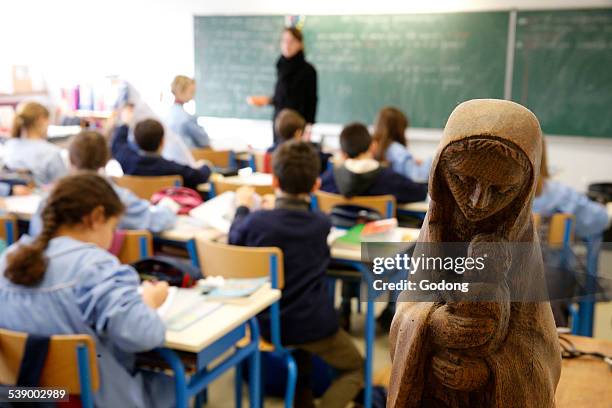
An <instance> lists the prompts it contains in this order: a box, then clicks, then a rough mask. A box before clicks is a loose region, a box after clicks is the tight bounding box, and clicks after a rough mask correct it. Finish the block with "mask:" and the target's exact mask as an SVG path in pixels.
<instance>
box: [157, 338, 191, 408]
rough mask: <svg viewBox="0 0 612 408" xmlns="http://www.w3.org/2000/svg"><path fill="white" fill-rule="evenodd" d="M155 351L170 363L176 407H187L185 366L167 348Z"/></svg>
mask: <svg viewBox="0 0 612 408" xmlns="http://www.w3.org/2000/svg"><path fill="white" fill-rule="evenodd" d="M157 352H158V353H159V354H160V355H161V356H162V357H163V358H164V360H166V362H167V363H168V364H170V368H172V371H173V372H174V390H175V393H176V406H177V408H188V406H189V399H188V398H187V379H186V378H185V366H183V362H182V361H181V359H180V358H179V357H178V355H177V354H176V353H175V352H174V351H172V350H170V349H167V348H160V349H157Z"/></svg>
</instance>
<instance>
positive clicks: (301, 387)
mask: <svg viewBox="0 0 612 408" xmlns="http://www.w3.org/2000/svg"><path fill="white" fill-rule="evenodd" d="M272 166H273V185H274V187H275V188H276V191H277V195H276V202H275V204H274V209H271V210H259V211H253V212H251V211H250V209H249V208H252V207H253V205H254V200H253V192H252V189H250V188H248V187H247V188H242V189H240V190H239V191H238V193H237V197H238V204H239V207H238V209H237V210H236V216H235V218H234V222H233V224H232V226H231V229H230V233H229V243H230V244H234V245H245V246H252V247H260V246H275V247H279V248H280V249H281V250H282V251H283V258H284V271H285V287H284V289H283V293H282V297H281V300H280V309H281V341H282V343H283V344H285V345H288V346H294V347H296V348H297V349H298V350H299V351H298V352H296V354H295V358H296V362H297V364H298V386H297V388H298V389H297V390H296V396H295V403H296V406H298V407H299V406H310V407H312V406H314V405H313V401H312V392H311V390H310V388H309V387H308V384H307V378H309V374H308V370H309V367H308V366H309V362H310V358H311V357H310V354H309V353H312V354H315V355H318V356H319V357H321V358H322V359H323V360H324V361H325V362H327V363H328V364H329V365H330V366H332V367H334V368H335V369H336V370H338V371H339V377H338V378H337V379H336V381H335V382H334V383H333V384H332V385H331V387H330V388H329V389H328V390H327V392H326V393H325V394H324V395H323V397H322V400H321V403H320V405H321V406H322V407H330V408H335V407H338V408H340V407H344V406H346V404H347V403H349V402H350V401H351V400H353V398H354V397H355V396H356V395H357V393H358V392H359V390H360V389H361V386H362V380H363V358H362V357H361V354H360V353H359V351H358V350H357V348H356V347H355V345H354V344H353V341H352V339H351V337H350V336H349V335H348V333H346V332H345V331H344V330H342V329H340V328H339V327H338V320H337V317H336V312H335V310H334V305H333V300H332V298H331V297H330V296H329V289H328V283H327V276H326V271H327V264H328V263H329V248H328V246H327V235H328V234H329V231H330V228H331V224H330V221H329V219H328V218H327V217H326V216H325V215H324V214H322V213H320V212H316V211H312V210H310V202H309V195H310V193H311V192H312V191H315V190H316V189H317V187H318V184H319V181H318V179H317V176H318V174H319V162H318V160H317V153H316V152H315V150H314V149H313V148H312V147H311V146H310V145H309V144H308V143H305V142H299V141H291V142H286V143H283V144H281V145H280V146H279V147H278V149H277V150H276V151H275V152H274V157H273V160H272ZM258 317H259V321H260V324H261V332H262V335H263V337H264V338H266V339H270V325H269V319H270V316H269V313H268V312H267V311H266V312H263V313H261V314H260V315H259V316H258Z"/></svg>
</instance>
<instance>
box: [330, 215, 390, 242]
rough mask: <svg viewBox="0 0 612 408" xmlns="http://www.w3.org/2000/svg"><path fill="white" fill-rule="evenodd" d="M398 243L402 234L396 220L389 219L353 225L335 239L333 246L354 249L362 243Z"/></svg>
mask: <svg viewBox="0 0 612 408" xmlns="http://www.w3.org/2000/svg"><path fill="white" fill-rule="evenodd" d="M398 241H402V233H401V232H400V231H398V228H397V219H395V218H389V219H385V220H378V221H372V222H368V223H367V224H358V225H355V226H354V227H352V228H350V229H349V230H348V231H346V233H345V234H344V235H341V236H340V237H338V238H336V239H335V241H334V243H333V245H334V246H336V247H337V248H354V247H355V246H357V245H360V244H361V243H362V242H398Z"/></svg>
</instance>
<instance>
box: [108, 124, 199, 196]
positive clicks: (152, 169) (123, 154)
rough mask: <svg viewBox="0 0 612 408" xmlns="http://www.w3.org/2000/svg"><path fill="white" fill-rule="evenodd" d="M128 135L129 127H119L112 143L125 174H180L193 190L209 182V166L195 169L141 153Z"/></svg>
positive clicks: (155, 155)
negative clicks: (130, 141)
mask: <svg viewBox="0 0 612 408" xmlns="http://www.w3.org/2000/svg"><path fill="white" fill-rule="evenodd" d="M128 133H129V129H128V127H127V126H125V125H123V126H119V127H118V128H117V129H115V132H114V134H113V140H112V143H111V152H112V154H113V157H114V158H115V159H116V160H117V161H118V162H119V164H121V168H122V169H123V172H124V173H125V174H129V175H131V176H169V175H173V174H178V175H179V176H182V177H183V185H184V186H185V187H189V188H193V189H195V188H196V187H197V186H198V185H199V184H202V183H206V182H207V181H208V177H209V176H210V169H209V168H208V166H202V167H200V168H199V169H194V168H192V167H189V166H184V165H182V164H179V163H177V162H174V161H171V160H167V159H164V158H163V157H161V156H160V155H158V154H152V153H145V152H140V151H138V149H137V147H136V146H133V145H132V144H130V143H129V142H128Z"/></svg>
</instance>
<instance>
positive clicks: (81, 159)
mask: <svg viewBox="0 0 612 408" xmlns="http://www.w3.org/2000/svg"><path fill="white" fill-rule="evenodd" d="M68 154H69V157H70V163H71V165H72V168H73V170H75V171H79V170H83V171H92V172H97V173H100V174H101V175H104V166H106V163H107V162H108V160H109V159H110V151H109V149H108V144H107V143H106V139H104V136H102V135H101V134H99V133H97V132H93V131H83V132H81V133H79V134H77V135H75V136H74V137H73V139H72V141H71V142H70V146H69V147H68ZM107 181H108V182H109V183H110V185H111V186H112V187H113V189H114V190H115V193H117V195H118V196H119V199H120V200H121V202H122V203H123V205H124V207H125V212H124V213H123V214H122V216H121V219H120V220H119V225H118V228H120V229H127V230H133V229H148V230H150V231H151V232H154V233H157V232H161V231H164V230H167V229H170V228H172V227H173V226H174V224H175V223H176V212H175V210H174V209H172V208H169V207H166V206H164V205H163V203H160V204H158V205H152V204H151V203H150V202H149V201H147V200H143V199H141V198H139V197H137V196H136V195H135V194H134V193H132V192H131V191H130V190H128V189H125V188H123V187H119V186H118V185H116V184H115V183H114V182H113V181H112V180H111V179H107ZM44 205H45V203H44V201H43V202H41V205H40V207H39V208H38V210H37V212H36V214H35V215H34V216H33V217H32V219H31V220H30V230H29V233H30V235H31V236H36V235H38V234H39V233H40V231H41V230H42V220H41V218H40V212H41V211H42V209H43V208H44Z"/></svg>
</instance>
